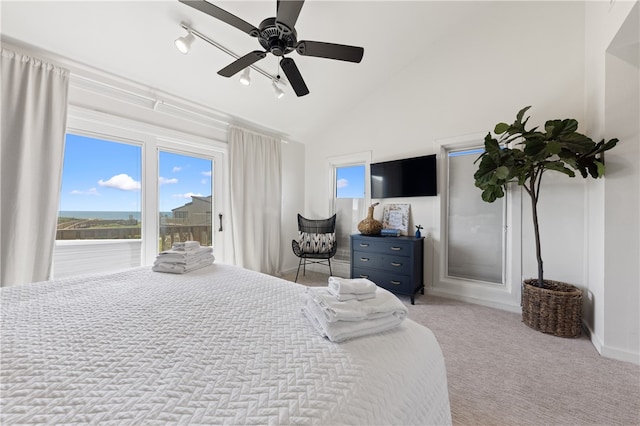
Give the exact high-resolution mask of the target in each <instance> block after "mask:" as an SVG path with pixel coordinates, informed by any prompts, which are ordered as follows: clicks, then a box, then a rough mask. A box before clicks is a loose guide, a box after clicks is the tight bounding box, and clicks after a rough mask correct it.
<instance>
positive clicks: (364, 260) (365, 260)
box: [360, 257, 369, 262]
mask: <svg viewBox="0 0 640 426" xmlns="http://www.w3.org/2000/svg"><path fill="white" fill-rule="evenodd" d="M360 261H361V262H368V261H369V259H367V258H366V257H361V258H360Z"/></svg>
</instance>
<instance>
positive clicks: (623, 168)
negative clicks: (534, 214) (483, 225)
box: [585, 1, 640, 363]
mask: <svg viewBox="0 0 640 426" xmlns="http://www.w3.org/2000/svg"><path fill="white" fill-rule="evenodd" d="M586 23H587V28H588V29H589V31H587V33H586V39H587V44H586V46H587V49H586V51H585V57H586V66H585V68H586V73H587V74H586V103H585V111H586V115H587V117H588V119H589V123H590V125H591V128H592V131H593V133H594V134H595V136H597V137H598V138H607V139H609V138H612V137H617V138H618V139H620V142H619V145H618V146H617V147H616V148H615V149H614V150H612V151H611V152H610V153H607V155H606V161H607V175H606V178H605V179H604V180H602V181H600V182H597V183H594V184H590V185H589V187H588V191H587V198H588V202H587V222H588V225H589V226H588V227H587V228H586V232H585V233H586V234H587V236H588V243H589V244H588V247H589V249H588V251H587V256H588V265H589V266H588V268H587V269H588V270H589V282H588V299H589V303H588V305H587V306H586V311H587V312H586V318H587V319H588V322H587V324H588V327H589V328H590V330H591V333H592V341H593V342H594V345H595V346H596V348H597V349H598V350H599V351H600V352H601V353H602V354H603V355H606V356H609V357H613V358H617V359H622V360H627V361H633V362H636V363H640V314H639V307H640V285H639V284H638V283H639V281H638V277H639V276H640V266H639V265H640V263H639V262H638V259H640V247H639V237H640V225H639V222H640V171H639V163H640V154H639V152H640V124H639V122H640V100H639V96H638V93H639V92H640V71H639V65H640V64H639V63H638V62H639V57H640V5H639V4H638V2H637V1H617V2H615V3H613V5H608V4H606V3H589V4H588V6H587V9H586Z"/></svg>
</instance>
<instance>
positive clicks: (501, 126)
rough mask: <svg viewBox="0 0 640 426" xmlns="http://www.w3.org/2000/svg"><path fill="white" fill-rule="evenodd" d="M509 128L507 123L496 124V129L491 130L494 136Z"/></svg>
mask: <svg viewBox="0 0 640 426" xmlns="http://www.w3.org/2000/svg"><path fill="white" fill-rule="evenodd" d="M509 127H510V126H509V125H508V124H507V123H498V124H496V127H495V129H494V130H493V133H495V134H496V135H501V134H503V133H504V132H506V131H507V130H509Z"/></svg>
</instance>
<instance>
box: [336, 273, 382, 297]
mask: <svg viewBox="0 0 640 426" xmlns="http://www.w3.org/2000/svg"><path fill="white" fill-rule="evenodd" d="M377 287H378V286H377V285H376V284H375V283H374V282H373V281H370V280H368V279H366V278H340V277H329V288H331V289H333V291H334V294H363V293H372V292H374V291H376V288H377Z"/></svg>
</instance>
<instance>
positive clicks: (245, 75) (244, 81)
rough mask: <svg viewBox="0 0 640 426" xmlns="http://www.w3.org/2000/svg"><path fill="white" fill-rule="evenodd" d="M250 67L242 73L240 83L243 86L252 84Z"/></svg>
mask: <svg viewBox="0 0 640 426" xmlns="http://www.w3.org/2000/svg"><path fill="white" fill-rule="evenodd" d="M249 71H250V69H249V67H247V68H245V69H244V71H242V74H241V75H240V84H242V85H243V86H249V85H250V84H251V76H250V75H249Z"/></svg>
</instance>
